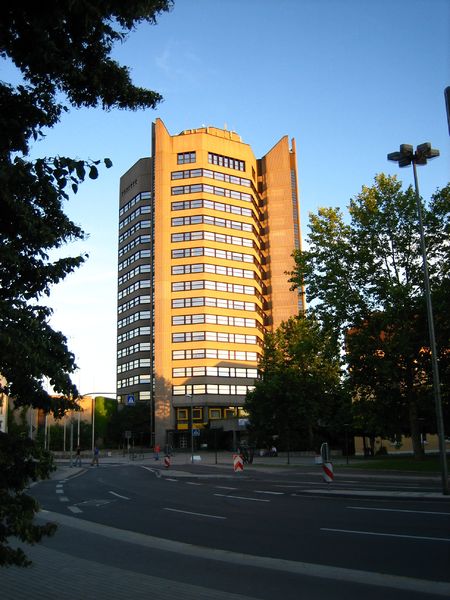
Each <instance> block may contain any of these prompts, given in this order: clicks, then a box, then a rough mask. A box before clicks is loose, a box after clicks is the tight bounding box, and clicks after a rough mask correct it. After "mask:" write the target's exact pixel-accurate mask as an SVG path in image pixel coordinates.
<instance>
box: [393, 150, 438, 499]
mask: <svg viewBox="0 0 450 600" xmlns="http://www.w3.org/2000/svg"><path fill="white" fill-rule="evenodd" d="M436 156H439V150H435V149H434V148H432V147H431V144H430V143H428V142H426V143H425V144H420V145H419V146H417V148H416V151H415V152H414V148H413V146H411V145H410V144H401V146H400V151H399V152H391V153H390V154H388V155H387V158H388V160H392V161H394V162H397V163H398V165H399V167H408V166H409V165H411V164H412V166H413V173H414V186H415V190H416V202H417V215H418V218H419V229H420V243H421V247H422V261H423V280H424V292H425V300H426V304H427V316H428V332H429V336H430V351H431V365H432V369H433V391H434V403H435V410H436V424H437V432H438V438H439V454H440V459H441V476H442V493H443V494H445V495H448V493H449V489H448V470H447V455H446V449H445V433H444V419H443V415H442V401H441V387H440V383H439V367H438V362H437V352H436V338H435V335H434V320H433V306H432V303H431V290H430V280H429V277H428V261H427V248H426V245H425V236H424V232H423V220H422V205H421V202H420V195H419V183H418V180H417V168H416V165H426V164H427V161H428V160H429V159H431V158H435V157H436Z"/></svg>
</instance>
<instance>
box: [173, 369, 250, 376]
mask: <svg viewBox="0 0 450 600" xmlns="http://www.w3.org/2000/svg"><path fill="white" fill-rule="evenodd" d="M172 377H245V378H246V379H256V378H257V377H258V369H245V368H242V367H177V368H176V369H172Z"/></svg>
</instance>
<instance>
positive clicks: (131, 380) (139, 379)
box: [117, 375, 152, 389]
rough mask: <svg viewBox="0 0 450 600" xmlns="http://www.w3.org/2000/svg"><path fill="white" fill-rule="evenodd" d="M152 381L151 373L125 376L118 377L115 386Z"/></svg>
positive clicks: (127, 385)
mask: <svg viewBox="0 0 450 600" xmlns="http://www.w3.org/2000/svg"><path fill="white" fill-rule="evenodd" d="M151 382H152V376H151V375H135V376H134V377H127V378H126V379H119V380H118V381H117V388H118V389H120V388H123V387H129V386H130V385H142V384H150V383H151Z"/></svg>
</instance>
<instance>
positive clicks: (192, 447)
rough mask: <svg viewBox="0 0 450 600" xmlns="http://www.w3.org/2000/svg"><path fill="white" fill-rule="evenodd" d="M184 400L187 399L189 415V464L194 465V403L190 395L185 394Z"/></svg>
mask: <svg viewBox="0 0 450 600" xmlns="http://www.w3.org/2000/svg"><path fill="white" fill-rule="evenodd" d="M186 398H189V401H190V406H189V414H190V419H189V421H190V426H191V427H190V429H191V463H194V402H193V399H192V395H191V394H186Z"/></svg>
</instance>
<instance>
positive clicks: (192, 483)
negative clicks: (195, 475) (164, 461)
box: [185, 481, 203, 485]
mask: <svg viewBox="0 0 450 600" xmlns="http://www.w3.org/2000/svg"><path fill="white" fill-rule="evenodd" d="M185 483H186V485H203V483H196V482H195V481H185Z"/></svg>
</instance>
